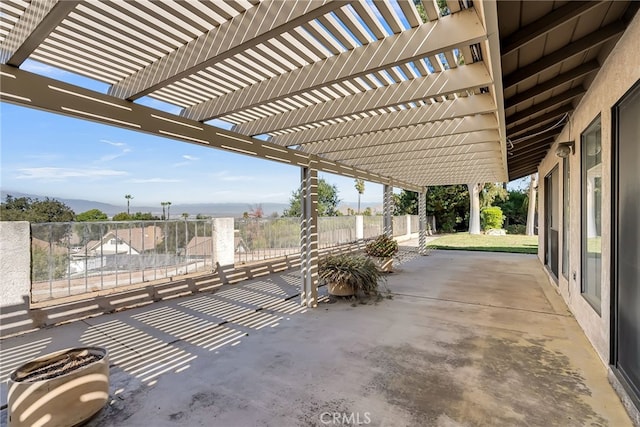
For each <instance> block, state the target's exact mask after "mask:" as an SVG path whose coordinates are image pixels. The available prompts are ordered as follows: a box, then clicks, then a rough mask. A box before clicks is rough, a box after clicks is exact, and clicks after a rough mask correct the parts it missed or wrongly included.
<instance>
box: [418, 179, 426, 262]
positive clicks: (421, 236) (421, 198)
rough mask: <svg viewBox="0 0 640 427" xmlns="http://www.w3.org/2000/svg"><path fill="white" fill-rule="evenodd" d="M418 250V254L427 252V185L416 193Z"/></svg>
mask: <svg viewBox="0 0 640 427" xmlns="http://www.w3.org/2000/svg"><path fill="white" fill-rule="evenodd" d="M418 217H419V222H420V227H419V229H418V251H419V253H420V255H426V254H427V187H424V188H423V189H422V191H421V192H420V193H418Z"/></svg>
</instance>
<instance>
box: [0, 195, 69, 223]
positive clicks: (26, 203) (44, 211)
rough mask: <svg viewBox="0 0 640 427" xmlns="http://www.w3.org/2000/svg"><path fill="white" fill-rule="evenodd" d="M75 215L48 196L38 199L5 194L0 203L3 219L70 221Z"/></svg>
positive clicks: (67, 207)
mask: <svg viewBox="0 0 640 427" xmlns="http://www.w3.org/2000/svg"><path fill="white" fill-rule="evenodd" d="M75 216H76V214H75V212H73V209H71V208H70V207H69V206H67V205H65V204H64V203H62V202H61V201H59V200H56V199H50V198H48V197H46V198H45V199H44V200H39V199H31V198H30V197H18V198H14V197H12V196H11V195H7V197H6V198H5V201H4V202H3V203H2V204H1V205H0V218H2V220H3V221H29V222H35V223H38V222H71V221H73V220H74V218H75Z"/></svg>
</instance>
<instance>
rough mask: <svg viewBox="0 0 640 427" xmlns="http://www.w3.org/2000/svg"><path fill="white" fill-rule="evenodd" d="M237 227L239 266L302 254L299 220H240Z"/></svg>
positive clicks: (236, 220)
mask: <svg viewBox="0 0 640 427" xmlns="http://www.w3.org/2000/svg"><path fill="white" fill-rule="evenodd" d="M234 225H235V227H234V228H235V238H234V240H235V241H234V251H235V261H236V263H239V264H242V263H247V262H254V261H262V260H265V259H269V258H279V257H283V256H285V255H293V254H299V253H300V219H299V218H237V219H235V221H234Z"/></svg>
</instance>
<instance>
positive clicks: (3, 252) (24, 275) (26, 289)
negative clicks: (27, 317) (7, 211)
mask: <svg viewBox="0 0 640 427" xmlns="http://www.w3.org/2000/svg"><path fill="white" fill-rule="evenodd" d="M30 234H31V232H30V228H29V223H28V222H24V221H16V222H0V272H2V277H0V307H8V306H13V305H20V304H24V297H27V298H28V297H29V293H30V292H31V277H29V276H30V271H31V238H30Z"/></svg>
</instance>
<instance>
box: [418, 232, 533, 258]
mask: <svg viewBox="0 0 640 427" xmlns="http://www.w3.org/2000/svg"><path fill="white" fill-rule="evenodd" d="M427 247H428V248H433V249H454V250H460V251H485V252H513V253H522V254H537V253H538V236H523V235H521V234H508V235H506V236H485V235H484V234H480V235H478V234H469V233H456V234H448V235H446V236H442V237H439V238H438V239H436V240H433V241H432V242H430V243H429V244H428V245H427Z"/></svg>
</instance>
